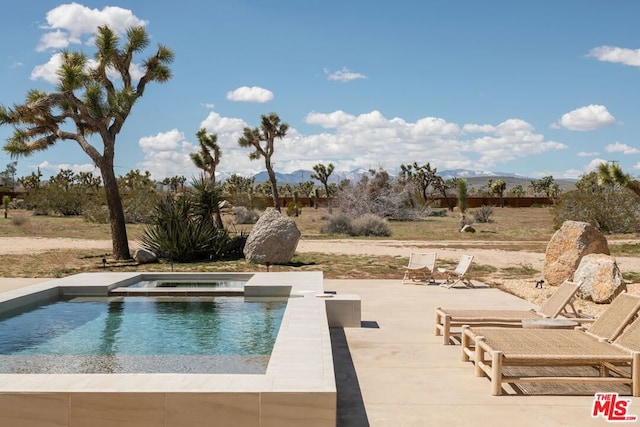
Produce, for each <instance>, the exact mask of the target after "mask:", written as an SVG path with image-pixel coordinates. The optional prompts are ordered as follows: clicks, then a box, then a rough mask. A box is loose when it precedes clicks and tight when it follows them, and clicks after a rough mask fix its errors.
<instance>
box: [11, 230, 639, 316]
mask: <svg viewBox="0 0 640 427" xmlns="http://www.w3.org/2000/svg"><path fill="white" fill-rule="evenodd" d="M459 244H460V242H449V241H437V242H433V241H431V242H425V241H398V240H358V239H339V240H301V241H300V242H299V243H298V247H297V251H298V252H321V253H334V254H345V255H389V256H399V257H408V256H409V254H410V253H411V252H412V251H435V252H437V254H438V259H447V260H451V261H455V260H457V259H459V258H460V255H461V254H463V253H466V254H470V255H473V256H474V262H477V263H479V264H483V265H490V266H494V267H496V268H505V267H517V266H528V267H531V268H534V269H536V270H538V271H542V270H543V266H544V253H539V252H526V251H507V250H503V249H500V247H501V245H502V244H501V243H500V242H467V247H465V248H464V249H461V248H454V247H450V246H452V245H459ZM474 245H478V246H481V247H474ZM487 246H491V248H490V249H487ZM136 247H137V245H136V244H135V243H132V244H131V248H132V249H135V248H136ZM110 248H111V240H85V239H69V238H60V239H48V238H30V237H4V238H1V239H0V255H4V254H19V253H37V252H43V251H47V250H51V249H105V250H109V249H110ZM616 262H617V263H618V266H619V267H620V270H621V271H622V272H625V271H635V272H638V271H640V257H617V258H616ZM500 282H501V285H502V286H503V288H504V289H505V290H508V291H509V292H512V293H515V294H516V295H519V296H521V297H523V298H525V299H527V300H529V301H531V302H533V303H535V304H538V305H539V304H541V303H542V302H544V300H545V299H546V298H548V296H549V292H540V291H539V290H536V289H535V287H534V286H533V283H531V280H527V281H522V280H506V279H505V280H501V281H500ZM627 287H628V290H629V292H631V293H634V294H640V284H628V285H627ZM577 306H579V308H580V309H582V310H584V311H585V312H587V313H590V314H592V315H597V314H599V313H600V312H601V311H602V310H604V309H605V308H606V306H602V305H600V306H598V305H595V304H592V303H588V302H583V301H580V302H579V303H578V304H577Z"/></svg>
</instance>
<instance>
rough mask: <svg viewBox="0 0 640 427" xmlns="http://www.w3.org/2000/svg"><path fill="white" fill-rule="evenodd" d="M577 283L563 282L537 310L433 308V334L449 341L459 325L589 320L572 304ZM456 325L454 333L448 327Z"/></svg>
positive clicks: (451, 327)
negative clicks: (556, 319) (434, 313)
mask: <svg viewBox="0 0 640 427" xmlns="http://www.w3.org/2000/svg"><path fill="white" fill-rule="evenodd" d="M580 284H581V283H574V282H570V281H565V282H563V283H562V284H561V285H560V286H558V287H557V289H556V291H555V292H554V293H553V294H552V295H551V296H550V297H549V299H547V301H545V303H544V304H542V305H541V306H540V308H539V309H537V310H534V309H532V310H491V309H478V310H474V309H444V308H441V307H436V327H435V334H436V336H439V335H442V341H443V344H445V345H447V344H450V343H451V338H452V337H453V335H454V334H455V335H456V336H457V335H458V334H459V331H457V328H460V327H462V326H463V325H469V326H474V327H482V326H496V327H512V328H513V327H515V328H520V327H522V321H523V320H524V319H545V318H556V317H558V316H563V317H569V318H573V319H575V320H576V321H578V322H579V323H583V322H588V321H593V319H589V318H584V317H583V316H582V314H581V313H580V312H578V311H577V310H576V309H575V307H574V306H573V298H574V297H575V295H576V292H578V290H579V289H580ZM453 328H456V332H452V329H453Z"/></svg>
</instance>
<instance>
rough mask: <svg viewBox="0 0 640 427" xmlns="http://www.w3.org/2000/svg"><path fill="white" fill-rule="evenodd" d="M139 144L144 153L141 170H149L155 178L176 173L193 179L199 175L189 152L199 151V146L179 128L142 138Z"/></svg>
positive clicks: (140, 165)
mask: <svg viewBox="0 0 640 427" xmlns="http://www.w3.org/2000/svg"><path fill="white" fill-rule="evenodd" d="M138 144H139V145H140V147H141V148H142V154H143V160H142V162H140V163H138V166H139V167H140V169H141V170H145V171H149V172H150V173H151V176H152V177H153V178H154V179H158V180H159V179H162V178H165V177H172V176H176V175H179V176H184V177H186V178H187V179H191V178H192V177H194V176H196V175H197V169H196V167H195V166H194V165H193V163H192V161H191V158H190V157H189V153H192V152H195V151H197V147H196V146H195V145H194V144H192V143H190V142H188V141H187V140H186V138H185V135H184V134H183V133H182V132H180V131H178V130H177V129H172V130H170V131H167V132H160V133H158V134H156V135H153V136H146V137H143V138H140V141H139V142H138Z"/></svg>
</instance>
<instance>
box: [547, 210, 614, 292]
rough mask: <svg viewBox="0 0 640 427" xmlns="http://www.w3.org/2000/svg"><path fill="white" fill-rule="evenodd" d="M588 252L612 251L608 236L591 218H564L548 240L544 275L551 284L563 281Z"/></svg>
mask: <svg viewBox="0 0 640 427" xmlns="http://www.w3.org/2000/svg"><path fill="white" fill-rule="evenodd" d="M588 254H606V255H609V245H608V244H607V239H605V237H604V236H603V234H602V233H601V232H600V231H598V230H597V229H596V228H595V227H593V226H592V225H591V224H589V223H588V222H580V221H565V222H564V223H563V224H562V227H560V229H559V230H558V231H556V232H555V233H554V235H553V236H552V237H551V240H550V241H549V243H548V244H547V250H546V253H545V260H544V278H545V279H546V280H547V282H548V283H549V284H550V285H551V286H558V285H560V284H561V283H562V282H564V281H565V280H567V279H571V278H572V277H573V273H574V272H575V271H576V268H578V265H579V264H580V260H581V259H582V257H583V256H585V255H588Z"/></svg>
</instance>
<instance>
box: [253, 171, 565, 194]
mask: <svg viewBox="0 0 640 427" xmlns="http://www.w3.org/2000/svg"><path fill="white" fill-rule="evenodd" d="M368 173H369V170H368V169H354V170H352V171H334V172H333V173H332V174H331V176H330V177H329V182H332V183H339V182H340V181H342V180H343V179H348V180H350V181H351V182H357V181H358V180H359V179H360V178H361V177H362V176H363V175H367V174H368ZM311 174H313V171H312V170H302V169H299V170H296V171H293V172H291V173H281V172H276V180H277V181H278V183H279V184H298V183H300V182H304V181H314V182H316V183H319V182H318V181H316V180H314V179H312V178H311ZM437 174H438V175H439V176H441V177H442V178H444V179H445V180H446V179H451V178H464V179H466V180H467V181H468V185H469V186H470V187H476V188H481V187H483V186H484V185H486V183H487V181H488V180H489V179H493V180H496V179H498V178H499V179H503V180H504V181H505V182H506V183H507V189H508V188H511V187H513V186H514V185H522V186H523V187H524V188H527V186H528V185H529V184H530V183H531V181H534V180H535V179H536V178H531V177H526V176H524V175H519V174H516V173H511V172H492V171H474V170H470V169H448V170H443V171H437ZM254 177H255V179H256V183H262V182H264V181H268V180H269V176H268V175H267V172H266V171H263V172H260V173H258V174H256V175H254ZM555 182H556V183H558V184H560V186H561V188H562V189H563V190H567V189H570V188H571V187H573V185H574V183H575V182H576V180H572V179H556V180H555Z"/></svg>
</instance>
